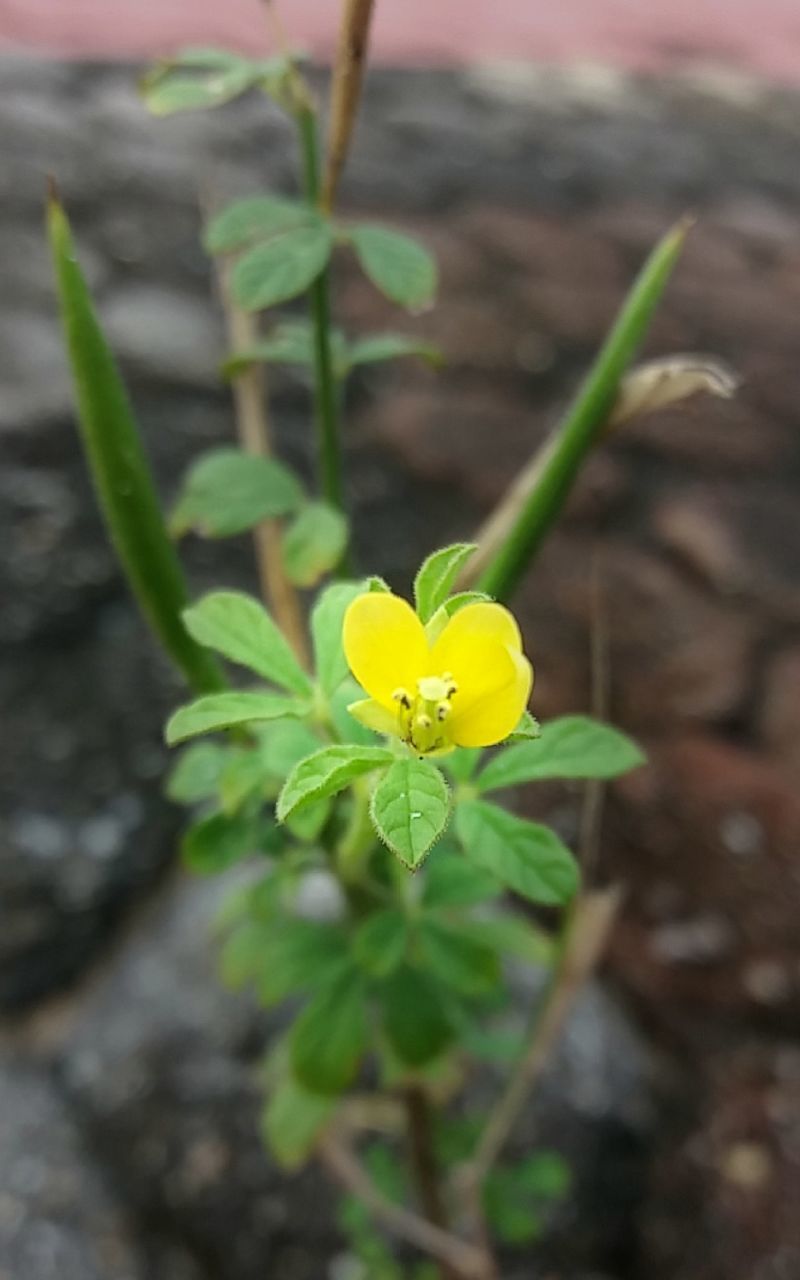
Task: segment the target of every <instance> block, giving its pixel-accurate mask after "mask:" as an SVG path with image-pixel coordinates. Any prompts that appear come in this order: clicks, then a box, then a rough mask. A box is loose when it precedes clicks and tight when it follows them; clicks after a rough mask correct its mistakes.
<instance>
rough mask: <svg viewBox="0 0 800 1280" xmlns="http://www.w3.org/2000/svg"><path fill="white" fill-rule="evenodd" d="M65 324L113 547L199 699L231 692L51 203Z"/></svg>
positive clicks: (71, 247) (68, 237) (63, 224)
mask: <svg viewBox="0 0 800 1280" xmlns="http://www.w3.org/2000/svg"><path fill="white" fill-rule="evenodd" d="M47 226H48V233H49V237H50V249H51V252H52V256H53V265H54V267H55V273H56V282H57V286H58V296H59V302H60V307H61V321H62V326H63V330H64V337H65V341H66V346H67V354H68V356H69V362H70V367H71V370H72V379H73V384H74V389H75V398H76V401H77V408H78V422H79V425H80V431H81V441H82V444H83V448H84V451H85V453H86V457H87V460H88V462H89V466H90V469H91V473H92V480H93V482H94V487H95V491H96V493H97V497H98V500H99V503H100V507H101V509H102V512H103V516H104V518H105V522H106V525H107V528H108V531H109V533H110V535H111V540H112V542H113V544H114V547H115V549H116V552H117V555H118V556H119V559H120V562H121V564H122V566H123V568H124V570H125V574H126V576H127V579H128V582H129V584H130V586H131V588H132V590H133V593H134V595H135V596H136V599H137V601H138V603H139V606H140V608H141V610H142V612H143V614H144V616H145V617H146V618H147V620H148V622H149V624H150V626H151V627H152V629H153V631H154V633H155V635H156V637H157V639H158V640H159V641H160V643H161V644H162V645H163V646H164V649H165V650H166V652H167V653H168V654H169V656H170V658H171V659H172V661H173V662H174V663H175V665H176V666H177V667H178V669H179V670H180V671H181V672H182V673H183V675H184V677H185V679H186V681H187V683H188V684H189V686H190V687H191V688H192V689H194V691H195V692H197V693H209V692H211V690H213V689H222V688H224V687H225V681H224V679H223V677H222V673H221V672H220V670H219V668H218V666H217V664H216V662H215V661H214V659H213V658H212V657H211V655H210V654H208V653H206V652H205V651H204V650H203V649H202V648H200V646H199V645H197V644H195V642H194V641H193V640H192V639H191V637H190V636H189V635H188V634H187V631H186V628H185V627H184V624H183V622H182V620H181V612H182V610H183V608H184V606H185V604H186V600H187V593H186V584H185V582H184V579H183V573H182V570H181V567H180V564H179V563H178V559H177V556H176V554H175V548H174V546H173V545H172V543H171V541H170V538H169V535H168V533H167V529H166V526H165V523H164V517H163V515H162V513H161V508H160V505H159V502H158V498H157V496H156V490H155V485H154V484H153V479H152V476H151V473H150V468H149V466H148V463H147V459H146V457H145V454H144V450H143V448H142V444H141V440H140V438H139V434H138V431H137V428H136V423H135V421H134V419H133V415H132V413H131V408H130V405H129V403H128V398H127V395H126V392H125V387H124V386H123V383H122V380H121V379H120V376H119V373H118V371H117V367H116V364H115V362H114V357H113V355H112V354H111V351H110V349H109V346H108V344H107V342H106V340H105V338H104V336H103V332H102V330H101V328H100V325H99V323H98V321H97V317H96V316H95V313H94V309H93V306H92V299H91V296H90V294H89V291H88V289H87V288H86V283H85V281H84V279H83V275H82V274H81V269H80V267H79V265H78V259H77V254H76V250H75V244H74V242H73V239H72V234H71V232H70V227H69V223H68V221H67V218H66V216H65V214H64V211H63V209H62V208H61V205H60V204H59V202H58V200H57V199H56V198H55V197H54V196H52V195H51V197H50V200H49V202H48V209H47Z"/></svg>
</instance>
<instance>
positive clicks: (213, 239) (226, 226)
mask: <svg viewBox="0 0 800 1280" xmlns="http://www.w3.org/2000/svg"><path fill="white" fill-rule="evenodd" d="M318 221H319V215H318V214H317V213H316V212H315V211H314V210H313V209H312V208H311V207H310V205H307V204H306V203H305V201H303V200H291V199H289V197H288V196H249V197H248V198H247V199H245V200H237V201H236V202H235V203H234V204H230V205H228V207H227V208H226V209H223V210H222V212H221V213H218V214H216V216H215V217H213V218H212V219H211V221H210V222H209V224H208V226H207V227H206V230H205V235H204V237H203V243H204V245H205V248H206V250H207V252H208V253H212V254H213V253H230V252H232V251H233V250H236V249H245V248H247V247H248V246H249V245H251V244H254V243H255V242H256V241H257V240H265V239H267V238H268V237H269V236H274V235H276V234H277V233H278V232H281V231H288V230H289V229H290V228H291V227H299V226H307V225H308V224H309V223H312V222H313V223H316V222H318Z"/></svg>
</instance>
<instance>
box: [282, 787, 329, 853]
mask: <svg viewBox="0 0 800 1280" xmlns="http://www.w3.org/2000/svg"><path fill="white" fill-rule="evenodd" d="M330 812H331V802H330V799H329V798H326V799H324V800H317V801H315V802H314V804H305V805H302V806H301V808H299V809H298V810H297V813H293V814H291V816H290V817H288V818H287V819H286V825H287V827H288V828H289V830H290V831H291V833H292V835H293V836H296V837H297V839H298V840H302V841H304V843H306V844H313V843H314V841H315V840H316V839H317V837H318V836H319V835H320V833H321V831H322V829H323V827H324V826H325V823H326V822H327V821H328V818H329V817H330Z"/></svg>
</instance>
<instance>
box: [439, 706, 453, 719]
mask: <svg viewBox="0 0 800 1280" xmlns="http://www.w3.org/2000/svg"><path fill="white" fill-rule="evenodd" d="M451 710H452V707H451V706H450V703H449V702H440V703H439V705H438V707H437V708H436V719H437V720H446V719H447V717H448V716H449V715H450V712H451Z"/></svg>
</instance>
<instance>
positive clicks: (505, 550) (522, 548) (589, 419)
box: [477, 221, 688, 600]
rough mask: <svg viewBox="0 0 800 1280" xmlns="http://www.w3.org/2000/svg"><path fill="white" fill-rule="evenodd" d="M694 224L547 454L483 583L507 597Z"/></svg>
mask: <svg viewBox="0 0 800 1280" xmlns="http://www.w3.org/2000/svg"><path fill="white" fill-rule="evenodd" d="M687 230H688V223H687V222H685V221H684V222H680V223H678V225H677V226H676V227H674V228H673V229H672V231H670V232H669V234H668V235H666V236H665V237H664V238H663V240H661V242H660V243H659V244H657V245H656V247H655V249H654V250H653V252H652V253H651V254H650V256H649V258H648V259H647V262H646V263H645V264H644V266H643V268H642V270H641V271H640V273H639V275H638V277H637V279H636V280H635V282H634V284H633V288H632V289H631V290H630V292H629V294H628V296H627V298H626V299H625V302H624V303H623V306H622V309H621V311H620V312H619V315H618V316H617V318H616V320H615V321H614V324H613V326H612V328H611V330H610V332H609V333H608V336H607V337H606V340H605V342H604V343H603V346H602V349H601V351H600V353H599V355H598V356H597V358H596V360H595V362H594V364H593V365H592V368H591V369H590V371H589V374H588V377H587V378H586V379H585V381H584V383H583V386H582V387H581V388H580V390H579V391H578V394H577V396H576V398H575V401H574V403H573V404H572V407H571V408H570V409H569V411H568V412H567V415H566V417H565V418H564V420H563V422H562V423H561V425H560V426H559V427H558V429H557V431H556V433H555V435H554V436H553V437H552V439H551V440H550V441H549V442H548V443H547V445H546V446H545V448H546V453H543V454H541V455H540V459H541V466H539V467H537V469H536V474H535V484H534V485H533V487H532V488H531V489H530V492H529V493H528V495H527V497H526V498H525V500H524V502H523V503H522V507H521V510H519V513H518V515H517V516H516V519H515V521H514V523H513V526H512V528H511V531H510V532H509V534H508V536H507V537H506V539H505V541H504V543H503V545H502V546H501V547H500V548H499V550H498V552H497V554H496V555H495V557H494V558H493V559H492V560H491V561H490V563H489V564H488V566H487V567H486V569H485V570H484V572H483V573H482V574H481V576H480V578H479V580H478V583H477V585H478V586H479V587H480V588H481V589H482V590H483V591H488V592H489V594H490V595H492V596H495V597H496V598H497V599H498V600H506V599H508V597H509V595H510V594H511V592H512V591H513V589H514V587H515V586H516V584H517V583H518V582H519V580H520V578H521V576H522V574H523V573H524V572H525V571H526V570H527V568H528V566H529V565H530V563H531V561H532V559H533V557H534V556H535V554H536V552H537V550H538V548H539V547H540V546H541V544H542V542H543V541H544V538H545V536H546V535H547V533H548V531H549V529H550V527H551V525H552V524H553V522H554V520H555V519H556V517H557V516H558V514H559V512H560V511H561V508H562V507H563V505H564V502H565V501H566V499H567V496H568V494H569V492H570V490H571V488H572V486H573V483H574V481H575V477H576V475H577V473H578V470H579V468H580V466H581V464H582V463H583V461H584V459H585V457H586V455H587V454H588V453H589V452H590V450H591V449H592V448H593V447H594V445H595V444H596V443H597V442H598V440H599V439H600V437H601V435H602V432H603V430H604V428H605V426H606V423H607V421H608V417H609V414H610V412H611V410H612V408H613V405H614V401H615V399H616V395H617V389H618V387H619V383H620V379H621V378H622V376H623V374H624V373H625V370H626V368H627V366H628V365H629V364H630V362H631V360H632V359H633V357H634V355H635V353H636V349H637V347H638V346H639V344H640V343H641V341H642V340H643V338H644V336H645V333H646V332H647V327H648V325H649V323H650V320H651V319H652V316H653V314H654V312H655V310H656V307H657V306H658V303H659V302H660V300H661V295H662V294H663V292H664V289H665V288H666V285H667V282H668V280H669V278H670V276H671V274H672V270H673V268H674V266H675V264H676V262H677V260H678V257H679V255H680V252H681V249H682V248H683V242H684V240H685V238H686V232H687Z"/></svg>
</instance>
